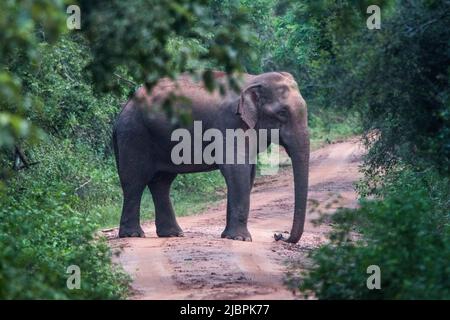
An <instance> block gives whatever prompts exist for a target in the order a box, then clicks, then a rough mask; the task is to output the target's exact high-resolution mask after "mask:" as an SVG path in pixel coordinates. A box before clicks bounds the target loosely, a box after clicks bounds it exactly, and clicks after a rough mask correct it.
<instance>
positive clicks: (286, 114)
mask: <svg viewBox="0 0 450 320" xmlns="http://www.w3.org/2000/svg"><path fill="white" fill-rule="evenodd" d="M236 113H237V114H238V115H240V116H241V118H242V120H243V121H244V122H245V123H246V125H247V126H248V127H249V128H255V129H256V130H258V129H279V137H280V139H279V142H280V145H282V146H283V147H284V148H285V149H286V151H287V153H288V155H289V157H290V158H291V161H292V167H293V175H294V184H295V209H294V219H293V225H292V230H291V233H290V236H289V238H288V239H284V238H282V237H281V236H277V235H276V236H275V238H276V239H277V240H278V239H283V240H285V241H287V242H292V243H297V242H298V241H299V240H300V238H301V236H302V233H303V228H304V223H305V213H306V202H307V193H308V165H309V133H308V124H307V122H308V121H307V120H308V119H307V118H308V116H307V109H306V103H305V100H304V99H303V97H302V96H301V94H300V92H299V89H298V86H297V83H296V82H295V80H294V77H293V76H292V75H291V74H289V73H286V72H271V73H265V74H261V75H259V76H255V77H253V78H252V79H251V81H250V83H249V84H248V85H247V87H245V88H244V89H243V91H242V92H241V95H240V99H239V103H238V107H237V110H236Z"/></svg>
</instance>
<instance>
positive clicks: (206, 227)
mask: <svg viewBox="0 0 450 320" xmlns="http://www.w3.org/2000/svg"><path fill="white" fill-rule="evenodd" d="M361 155H362V147H361V146H360V145H359V143H358V140H357V139H351V140H348V141H344V142H339V143H335V144H331V145H327V146H326V147H323V148H321V149H319V150H316V151H314V152H312V153H311V161H310V162H311V165H310V183H309V184H310V188H309V200H310V201H312V202H310V204H309V205H308V213H307V221H306V224H305V232H304V234H303V237H302V239H301V240H300V242H299V243H298V244H295V245H294V244H287V243H283V242H275V241H274V239H273V234H274V233H276V232H283V231H286V230H290V227H291V225H292V214H293V209H294V194H293V190H294V186H293V179H292V171H291V168H284V169H282V170H280V172H279V174H278V175H276V176H268V177H261V178H258V179H257V181H256V183H255V187H254V189H253V191H252V196H251V209H250V218H249V223H248V226H249V231H250V232H251V234H252V237H253V242H241V241H233V240H227V239H221V238H220V234H221V232H222V231H223V228H224V227H225V214H226V213H225V212H226V202H225V200H224V201H221V202H219V203H218V204H216V205H214V206H212V207H211V208H208V209H207V210H205V211H204V212H202V213H201V214H198V215H193V216H187V217H179V218H178V222H179V224H180V226H181V227H182V228H183V230H184V232H185V237H183V238H157V237H156V232H155V225H154V223H153V222H147V223H145V224H144V226H143V228H144V230H145V232H146V235H147V238H127V239H118V238H116V234H117V230H114V231H113V232H112V234H109V236H110V240H109V243H110V245H111V246H112V247H113V248H114V249H120V251H121V252H120V254H119V255H118V256H117V257H116V258H115V259H116V261H117V262H118V263H120V264H121V265H122V266H123V267H124V269H125V270H126V271H127V272H128V273H129V274H130V275H131V276H132V277H133V284H132V287H133V290H134V294H133V295H132V297H131V298H132V299H297V298H299V296H298V295H294V294H293V292H292V291H291V290H289V289H288V288H287V287H286V286H284V285H283V279H284V277H285V272H286V270H287V264H288V263H289V262H290V263H292V262H293V261H295V260H298V259H304V257H305V255H306V253H307V252H308V251H309V250H311V249H312V248H314V247H317V246H318V245H320V244H321V243H323V242H325V241H326V237H325V235H326V233H327V232H328V231H329V228H330V227H329V226H327V225H321V226H319V227H314V225H313V223H312V220H314V219H316V218H318V217H319V212H320V211H322V212H333V211H334V210H335V209H336V208H337V207H354V206H355V205H356V194H355V191H354V190H353V186H352V185H353V183H354V182H355V181H356V180H357V179H358V178H359V173H358V165H359V163H360V158H361ZM311 203H315V205H311ZM313 207H315V210H312V209H313Z"/></svg>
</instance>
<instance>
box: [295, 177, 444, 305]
mask: <svg viewBox="0 0 450 320" xmlns="http://www.w3.org/2000/svg"><path fill="white" fill-rule="evenodd" d="M381 194H382V196H383V201H380V200H367V199H366V200H362V201H361V206H360V208H359V209H356V210H343V211H340V212H338V213H336V214H335V215H334V216H333V217H332V220H333V222H334V223H336V229H335V230H334V231H333V232H332V233H331V234H330V240H331V243H329V244H327V245H324V246H322V247H321V248H319V249H318V250H316V251H313V252H312V254H311V258H312V260H313V261H314V264H315V266H314V267H313V268H312V269H311V270H310V271H309V272H308V273H307V275H306V277H305V279H304V281H303V283H302V284H301V289H302V290H304V291H305V292H307V293H309V294H314V295H315V296H316V297H317V298H319V299H450V277H449V275H450V266H449V263H448V262H449V261H450V224H449V218H450V217H449V214H450V203H449V199H450V180H449V179H442V177H440V176H439V175H437V174H435V173H433V172H431V171H427V172H423V173H413V172H411V171H404V172H401V173H398V174H396V175H392V176H391V177H390V178H389V180H388V181H387V182H386V184H385V185H384V187H383V190H381ZM355 231H356V233H355ZM370 265H378V266H379V267H380V269H381V290H369V289H368V288H367V286H366V280H367V278H368V277H369V274H367V273H366V270H367V267H368V266H370Z"/></svg>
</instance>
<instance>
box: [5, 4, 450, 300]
mask: <svg viewBox="0 0 450 320" xmlns="http://www.w3.org/2000/svg"><path fill="white" fill-rule="evenodd" d="M70 4H73V3H72V1H63V0H47V1H45V0H35V1H33V0H22V1H14V0H7V1H4V2H2V5H1V6H2V10H0V43H1V47H0V50H1V51H0V66H1V69H0V203H1V207H0V298H3V299H5V298H6V299H14V298H26V299H27V298H50V299H54V298H61V299H77V298H99V299H107V298H124V297H126V295H127V292H128V283H129V278H128V276H127V275H125V274H124V272H123V271H121V270H120V269H119V268H117V267H116V266H114V265H113V264H112V263H111V252H110V250H109V248H108V247H107V245H106V241H105V240H104V239H103V238H101V237H99V236H98V235H97V234H98V233H97V231H98V230H99V229H100V228H105V227H112V226H116V225H117V224H118V221H119V215H120V210H121V201H122V199H121V190H120V186H119V181H118V177H117V174H116V168H115V163H114V157H113V154H112V148H111V127H112V123H113V122H114V119H115V117H116V116H117V114H118V113H119V112H120V110H121V105H122V104H123V103H124V102H126V101H127V99H128V97H129V96H130V94H131V93H132V92H133V91H134V90H135V89H136V88H137V86H138V85H139V84H143V83H145V84H146V85H148V86H152V85H153V84H154V83H155V81H156V80H157V79H158V78H160V77H162V76H169V77H175V76H176V75H177V74H179V73H181V72H185V71H187V72H191V73H195V74H197V75H199V76H200V77H203V79H204V80H205V82H206V83H208V85H209V86H210V87H211V89H214V87H215V86H214V82H213V80H212V79H211V74H210V73H209V72H208V71H204V70H208V69H210V68H214V69H219V70H224V71H226V72H227V73H229V74H232V73H233V72H239V71H245V72H249V73H260V72H265V71H271V70H284V71H289V72H291V73H292V74H293V75H294V76H295V78H296V80H297V82H298V83H299V87H300V90H301V92H302V94H303V96H304V97H305V99H306V101H307V102H308V107H309V117H310V119H309V124H310V127H311V132H312V139H313V145H315V146H317V145H319V144H320V143H324V142H327V141H332V140H335V139H338V138H342V137H347V136H351V135H354V134H359V133H362V134H363V137H364V141H365V143H366V146H367V147H368V154H367V156H366V157H365V161H364V166H363V168H362V170H363V172H364V179H363V180H362V181H361V182H360V183H359V185H358V191H359V193H360V195H361V206H360V208H359V209H356V210H341V211H339V212H338V213H337V214H336V215H334V216H333V217H332V218H331V219H333V222H334V225H335V230H334V231H333V233H332V234H331V235H330V239H331V242H330V244H328V245H324V246H322V247H321V248H319V249H318V250H315V251H313V252H312V253H311V258H312V260H313V261H314V266H313V267H312V269H311V270H309V272H308V273H307V274H302V275H301V279H302V281H301V283H300V284H299V285H300V286H301V289H302V291H303V292H305V294H313V295H314V296H316V297H318V298H321V299H327V298H343V299H349V298H364V299H371V298H373V299H392V298H397V299H410V298H423V299H427V298H438V299H450V264H449V263H448V262H449V261H450V226H449V214H450V178H449V173H450V171H449V170H450V160H449V155H450V90H449V80H450V73H449V72H450V69H449V66H450V28H448V26H449V25H450V2H449V1H444V0H441V1H439V0H425V1H416V0H408V1H396V0H380V1H378V3H377V4H378V5H379V6H380V8H381V29H379V30H377V29H374V30H369V29H368V28H367V26H366V20H367V18H368V16H369V14H367V12H366V9H367V7H368V6H369V5H371V4H372V3H371V2H370V1H365V0H361V1H350V0H341V1H332V0H319V1H317V0H304V1H290V0H223V1H220V0H209V1H207V0H198V1H195V0H169V1H157V0H131V1H120V0H113V1H106V0H105V1H95V2H94V1H84V0H81V1H78V5H79V6H80V8H81V29H80V30H69V29H68V28H67V25H66V19H67V18H68V17H69V16H70V14H68V13H66V8H67V6H69V5H70ZM230 81H231V84H232V85H234V82H233V78H231V80H230ZM223 186H224V182H223V181H222V177H221V176H220V174H218V173H208V174H195V175H185V176H179V177H178V178H177V180H176V182H175V185H174V193H173V200H174V204H175V209H176V211H177V213H180V214H189V213H192V212H195V211H198V210H199V209H201V208H202V207H204V206H205V205H206V204H207V202H211V201H215V200H217V199H219V198H220V197H222V194H221V192H220V191H221V190H222V188H223ZM210 194H216V196H215V197H213V198H211V197H210V196H209V195H210ZM207 195H208V197H207ZM205 199H207V200H205ZM152 212H153V205H152V203H151V199H150V196H149V194H148V193H147V194H146V195H145V196H144V201H143V206H142V209H141V214H142V215H143V219H149V218H151V217H152ZM355 231H357V232H358V233H359V237H358V238H357V240H355V237H353V236H352V234H353V233H354V232H355ZM73 264H75V265H78V266H79V267H80V268H81V270H82V271H83V290H69V289H67V287H66V280H67V276H68V275H67V274H66V269H67V267H68V266H70V265H73ZM369 265H379V266H380V268H381V270H382V290H368V289H367V288H366V278H367V276H368V275H367V273H366V268H367V266H369Z"/></svg>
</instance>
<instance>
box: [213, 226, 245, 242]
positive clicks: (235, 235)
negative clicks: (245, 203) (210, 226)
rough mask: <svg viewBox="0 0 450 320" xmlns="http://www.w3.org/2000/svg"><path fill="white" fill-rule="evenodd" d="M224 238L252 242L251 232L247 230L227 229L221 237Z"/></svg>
mask: <svg viewBox="0 0 450 320" xmlns="http://www.w3.org/2000/svg"><path fill="white" fill-rule="evenodd" d="M221 237H222V238H226V239H231V240H238V241H252V236H251V235H250V232H248V230H247V229H246V228H245V229H225V231H224V232H222V235H221Z"/></svg>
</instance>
